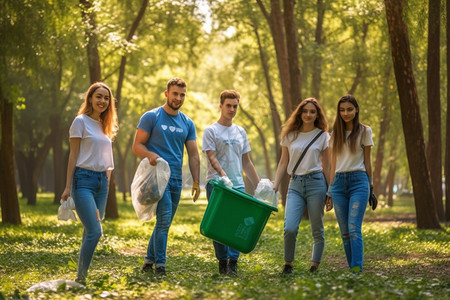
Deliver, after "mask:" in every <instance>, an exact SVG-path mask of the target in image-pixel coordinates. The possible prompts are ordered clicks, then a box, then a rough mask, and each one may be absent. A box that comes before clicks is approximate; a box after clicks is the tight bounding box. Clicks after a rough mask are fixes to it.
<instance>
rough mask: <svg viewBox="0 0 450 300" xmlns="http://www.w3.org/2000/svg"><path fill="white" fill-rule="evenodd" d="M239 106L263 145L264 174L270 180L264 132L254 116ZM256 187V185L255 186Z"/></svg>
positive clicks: (270, 172)
mask: <svg viewBox="0 0 450 300" xmlns="http://www.w3.org/2000/svg"><path fill="white" fill-rule="evenodd" d="M239 108H240V109H241V111H242V113H243V114H244V115H245V116H246V117H247V119H249V120H250V122H251V123H252V125H253V126H255V128H256V130H257V131H258V134H259V138H260V140H261V145H262V147H263V153H264V160H265V162H266V163H265V165H266V176H267V178H269V179H270V180H272V171H271V169H270V158H269V151H268V150H267V141H266V137H265V135H264V132H263V130H262V129H261V128H259V126H258V125H257V124H256V122H255V118H253V117H252V116H251V115H250V114H249V113H248V112H247V111H246V110H245V109H243V108H242V106H241V105H239ZM255 188H256V187H255Z"/></svg>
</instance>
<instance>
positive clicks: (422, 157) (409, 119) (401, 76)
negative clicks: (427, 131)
mask: <svg viewBox="0 0 450 300" xmlns="http://www.w3.org/2000/svg"><path fill="white" fill-rule="evenodd" d="M403 2H404V1H403V0H385V5H386V18H387V23H388V29H389V37H390V41H391V51H392V61H393V64H394V72H395V78H396V81H397V89H398V95H399V99H400V109H401V114H402V123H403V132H404V137H405V145H406V154H407V157H408V164H409V169H410V172H411V180H412V185H413V189H414V200H415V201H414V202H415V206H416V216H417V227H418V228H421V229H426V228H427V229H434V228H435V229H437V228H441V226H440V224H439V220H438V216H437V213H436V207H435V202H434V200H433V192H432V189H431V181H430V176H429V169H428V164H427V160H426V154H425V140H424V137H423V127H422V119H421V116H420V109H419V99H418V95H417V89H416V83H415V78H414V73H413V66H412V62H411V50H410V44H409V37H408V30H407V27H406V25H405V23H404V22H403V19H402V16H403Z"/></svg>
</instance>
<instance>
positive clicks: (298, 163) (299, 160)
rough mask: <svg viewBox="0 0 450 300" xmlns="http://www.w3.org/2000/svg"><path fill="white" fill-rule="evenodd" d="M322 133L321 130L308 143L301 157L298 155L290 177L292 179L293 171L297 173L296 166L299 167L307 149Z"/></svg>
mask: <svg viewBox="0 0 450 300" xmlns="http://www.w3.org/2000/svg"><path fill="white" fill-rule="evenodd" d="M322 133H324V131H323V130H321V131H320V132H319V133H318V134H317V135H316V136H315V137H314V138H313V139H312V140H311V142H309V144H308V146H306V148H305V150H303V152H302V155H300V158H299V159H298V161H297V163H296V164H295V167H294V169H292V175H291V177H293V176H294V175H295V171H297V168H298V166H299V165H300V162H301V161H302V159H303V157H304V156H305V154H306V151H308V149H309V147H311V145H312V144H314V142H315V141H316V140H317V139H318V138H319V137H320V136H321V135H322Z"/></svg>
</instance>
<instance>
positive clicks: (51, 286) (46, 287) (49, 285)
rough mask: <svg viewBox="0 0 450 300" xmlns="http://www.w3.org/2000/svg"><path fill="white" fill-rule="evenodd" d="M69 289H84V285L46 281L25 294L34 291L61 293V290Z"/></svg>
mask: <svg viewBox="0 0 450 300" xmlns="http://www.w3.org/2000/svg"><path fill="white" fill-rule="evenodd" d="M71 288H86V287H85V286H84V285H82V284H80V283H78V282H76V281H72V280H65V279H55V280H48V281H42V282H39V283H36V284H35V285H33V286H32V287H30V288H29V289H28V290H27V292H36V291H44V292H45V291H54V292H57V291H61V290H64V291H66V290H69V289H71Z"/></svg>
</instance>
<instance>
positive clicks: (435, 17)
mask: <svg viewBox="0 0 450 300" xmlns="http://www.w3.org/2000/svg"><path fill="white" fill-rule="evenodd" d="M440 20H441V3H440V1H436V0H429V2H428V53H427V63H428V67H427V97H428V101H427V103H428V147H427V155H428V157H427V158H428V165H429V167H430V178H431V188H432V190H433V193H434V198H433V199H434V202H435V205H436V210H437V214H438V217H439V220H440V221H442V222H443V221H445V214H444V205H443V203H442V142H441V92H440V86H441V85H440V74H439V72H440V59H441V56H440V34H441V30H440V25H441V22H440Z"/></svg>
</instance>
